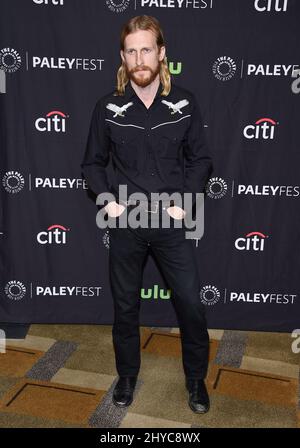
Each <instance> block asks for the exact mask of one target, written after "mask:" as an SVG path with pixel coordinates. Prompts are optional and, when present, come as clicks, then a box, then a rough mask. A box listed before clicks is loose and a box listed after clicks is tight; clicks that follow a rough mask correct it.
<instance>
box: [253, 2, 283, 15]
mask: <svg viewBox="0 0 300 448" xmlns="http://www.w3.org/2000/svg"><path fill="white" fill-rule="evenodd" d="M287 7H288V0H255V1H254V8H255V9H256V11H258V12H270V11H275V12H286V11H287Z"/></svg>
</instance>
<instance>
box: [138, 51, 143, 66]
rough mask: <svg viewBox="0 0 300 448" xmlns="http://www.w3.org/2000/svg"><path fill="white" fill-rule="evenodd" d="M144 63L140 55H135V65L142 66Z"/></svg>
mask: <svg viewBox="0 0 300 448" xmlns="http://www.w3.org/2000/svg"><path fill="white" fill-rule="evenodd" d="M143 63H144V60H143V56H142V53H139V52H137V53H136V65H142V64H143Z"/></svg>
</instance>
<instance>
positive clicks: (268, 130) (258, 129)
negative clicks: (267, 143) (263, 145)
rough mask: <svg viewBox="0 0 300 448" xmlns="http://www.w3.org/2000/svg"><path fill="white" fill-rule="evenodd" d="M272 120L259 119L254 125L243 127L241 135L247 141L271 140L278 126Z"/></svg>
mask: <svg viewBox="0 0 300 448" xmlns="http://www.w3.org/2000/svg"><path fill="white" fill-rule="evenodd" d="M278 124H279V123H278V121H277V122H276V121H275V120H273V119H272V118H267V117H264V118H259V119H258V120H256V122H255V123H254V124H248V125H247V126H245V127H244V130H243V135H244V137H245V138H247V139H248V140H252V139H255V140H260V139H263V140H273V139H274V134H275V127H276V125H278Z"/></svg>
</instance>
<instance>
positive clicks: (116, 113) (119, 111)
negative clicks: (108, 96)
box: [106, 101, 133, 117]
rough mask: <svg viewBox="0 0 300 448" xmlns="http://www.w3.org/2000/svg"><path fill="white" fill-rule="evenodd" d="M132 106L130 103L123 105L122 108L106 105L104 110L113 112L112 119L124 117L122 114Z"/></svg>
mask: <svg viewBox="0 0 300 448" xmlns="http://www.w3.org/2000/svg"><path fill="white" fill-rule="evenodd" d="M132 105H133V103H132V102H131V101H130V103H127V104H124V105H123V106H122V107H119V106H117V105H116V104H113V103H108V104H107V105H106V108H107V109H109V110H112V111H113V112H115V114H114V117H116V116H117V115H120V117H124V113H122V112H125V111H126V110H127V109H128V107H129V106H132Z"/></svg>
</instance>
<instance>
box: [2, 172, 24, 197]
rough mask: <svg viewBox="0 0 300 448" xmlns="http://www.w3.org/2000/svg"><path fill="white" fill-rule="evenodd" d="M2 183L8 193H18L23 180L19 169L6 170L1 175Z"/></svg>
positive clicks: (21, 187)
mask: <svg viewBox="0 0 300 448" xmlns="http://www.w3.org/2000/svg"><path fill="white" fill-rule="evenodd" d="M2 185H3V187H4V189H5V190H6V191H7V192H8V193H13V194H14V193H19V191H21V190H22V189H23V188H24V185H25V180H24V177H23V176H22V174H21V173H19V171H7V172H6V173H5V174H4V175H3V177H2Z"/></svg>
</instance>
